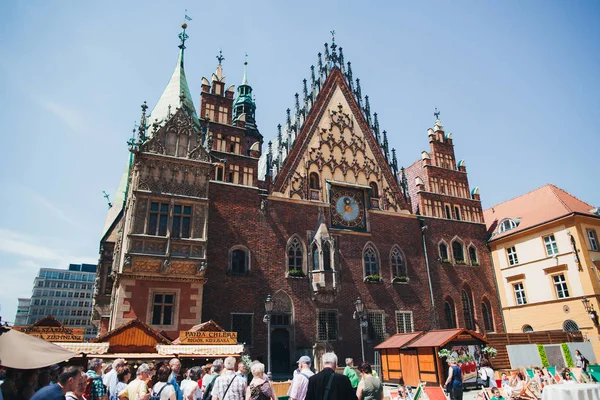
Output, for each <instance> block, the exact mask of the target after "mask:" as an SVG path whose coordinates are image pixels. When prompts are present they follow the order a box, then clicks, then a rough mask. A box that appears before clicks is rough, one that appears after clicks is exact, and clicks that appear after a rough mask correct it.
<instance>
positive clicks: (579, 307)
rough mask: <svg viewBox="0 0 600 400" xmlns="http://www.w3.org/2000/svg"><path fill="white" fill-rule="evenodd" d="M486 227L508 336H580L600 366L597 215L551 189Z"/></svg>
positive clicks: (502, 207)
mask: <svg viewBox="0 0 600 400" xmlns="http://www.w3.org/2000/svg"><path fill="white" fill-rule="evenodd" d="M484 219H485V223H486V226H487V228H488V233H489V234H490V239H489V242H488V243H489V246H490V249H491V251H492V260H493V263H494V270H495V275H496V281H497V285H498V292H499V297H500V302H501V305H502V313H503V316H504V323H505V325H506V327H505V328H506V332H532V331H545V330H556V329H562V330H565V331H577V330H580V331H581V333H582V334H583V336H584V338H586V339H587V340H589V341H590V342H591V344H592V347H593V348H594V352H595V353H596V358H597V359H600V328H599V323H600V321H599V318H598V312H600V304H599V300H600V272H599V271H598V268H600V241H599V237H598V233H600V211H599V210H598V208H597V207H594V206H592V205H590V204H588V203H586V202H584V201H582V200H580V199H578V198H576V197H575V196H572V195H571V194H569V193H567V192H565V191H564V190H562V189H560V188H558V187H556V186H554V185H546V186H542V187H541V188H539V189H536V190H533V191H531V192H529V193H526V194H524V195H522V196H519V197H516V198H514V199H512V200H509V201H506V202H504V203H501V204H498V205H496V206H494V207H490V208H489V209H487V210H485V211H484ZM588 358H589V356H588Z"/></svg>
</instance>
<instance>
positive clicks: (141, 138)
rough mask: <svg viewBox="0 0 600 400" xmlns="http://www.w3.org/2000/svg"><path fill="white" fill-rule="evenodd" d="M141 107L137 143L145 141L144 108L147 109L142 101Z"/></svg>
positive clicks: (145, 123)
mask: <svg viewBox="0 0 600 400" xmlns="http://www.w3.org/2000/svg"><path fill="white" fill-rule="evenodd" d="M141 107H142V117H141V118H140V126H139V128H138V144H142V143H144V142H145V141H146V128H147V122H146V110H148V105H147V104H146V102H145V101H144V104H142V106H141Z"/></svg>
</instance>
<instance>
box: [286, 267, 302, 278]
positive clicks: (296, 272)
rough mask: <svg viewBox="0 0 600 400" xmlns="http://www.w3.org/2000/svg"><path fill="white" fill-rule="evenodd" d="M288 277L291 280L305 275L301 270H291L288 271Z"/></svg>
mask: <svg viewBox="0 0 600 400" xmlns="http://www.w3.org/2000/svg"><path fill="white" fill-rule="evenodd" d="M288 276H290V277H292V278H304V277H305V276H306V274H305V273H304V271H302V270H301V269H296V268H293V269H290V272H288Z"/></svg>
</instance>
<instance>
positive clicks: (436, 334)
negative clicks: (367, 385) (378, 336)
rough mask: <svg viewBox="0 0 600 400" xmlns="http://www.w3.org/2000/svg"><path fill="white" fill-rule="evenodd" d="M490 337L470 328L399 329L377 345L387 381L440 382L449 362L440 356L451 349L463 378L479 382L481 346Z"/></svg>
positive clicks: (383, 375)
mask: <svg viewBox="0 0 600 400" xmlns="http://www.w3.org/2000/svg"><path fill="white" fill-rule="evenodd" d="M485 343H486V339H485V338H484V337H483V336H481V335H480V334H478V333H477V332H473V331H470V330H467V329H442V330H435V331H429V332H411V333H398V334H396V335H393V336H391V337H390V338H389V339H387V340H385V341H384V342H382V343H380V344H379V345H377V346H375V350H377V351H379V353H380V355H381V368H382V379H383V381H384V382H394V383H399V382H402V383H404V384H405V385H410V386H416V385H418V384H419V382H427V383H428V384H433V385H440V384H443V383H444V382H445V380H446V374H447V370H448V366H447V364H446V363H445V360H443V359H441V358H440V357H438V352H439V351H440V350H441V349H448V350H449V351H450V352H451V353H452V354H453V356H455V357H456V359H457V360H459V367H460V368H461V370H462V371H463V381H464V382H465V383H466V384H467V386H468V385H469V383H471V382H472V383H475V384H476V382H477V368H478V366H479V361H480V358H481V346H482V345H485Z"/></svg>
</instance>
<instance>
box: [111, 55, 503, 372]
mask: <svg viewBox="0 0 600 400" xmlns="http://www.w3.org/2000/svg"><path fill="white" fill-rule="evenodd" d="M332 50H333V53H332V60H333V61H335V60H336V58H334V55H335V57H337V54H336V53H335V49H334V48H332ZM333 61H332V64H329V63H328V65H333V66H330V67H326V69H327V71H326V72H321V74H320V79H321V80H320V81H319V84H318V88H319V90H317V89H315V87H316V86H317V85H313V90H312V92H311V98H310V99H307V100H305V108H303V109H302V110H299V109H297V110H296V117H295V119H294V122H293V126H292V123H291V122H288V124H287V125H288V126H287V128H286V129H287V130H286V132H287V134H288V135H289V136H288V139H286V140H287V141H286V144H285V146H288V147H287V148H286V151H285V154H286V155H287V158H285V160H279V162H280V165H278V171H277V172H278V173H277V174H276V176H274V175H271V174H272V172H273V169H274V167H273V154H272V153H271V147H270V146H271V144H269V149H268V150H266V149H263V148H262V144H263V140H262V136H261V135H260V133H258V129H257V128H256V126H255V124H254V121H253V120H249V123H247V122H246V119H245V118H244V117H243V116H242V117H239V116H238V118H237V120H236V122H235V125H232V118H233V115H234V114H233V112H232V109H233V107H234V104H235V103H234V101H235V100H234V96H233V89H231V88H230V89H227V90H225V87H226V85H225V82H223V81H222V69H220V68H221V66H219V67H218V69H217V73H216V74H213V82H212V84H209V83H208V80H206V79H203V84H202V94H201V105H200V117H199V118H200V124H199V126H200V128H199V129H200V131H199V132H194V134H197V136H198V138H197V142H198V143H200V142H202V143H204V147H205V149H206V151H205V152H199V153H196V154H197V155H196V156H194V157H195V158H194V157H192V156H191V155H192V154H194V153H193V152H191V153H187V156H183V157H181V155H180V156H179V157H181V160H180V161H179V162H180V164H181V165H179V166H174V167H173V166H170V164H169V165H167V164H165V165H167V167H168V168H166V167H165V168H166V169H167V170H169V169H170V170H172V172H167V173H166V174H167V181H165V175H164V174H165V173H164V172H160V173H159V172H157V170H156V168H155V163H158V162H162V160H163V158H164V157H163V156H164V155H169V154H167V153H168V152H169V151H170V150H169V148H168V146H165V147H166V148H167V149H166V150H164V149H163V148H162V147H161V146H162V143H163V142H160V140H163V141H164V143H165V144H168V143H177V145H173V146H175V147H177V146H179V143H180V142H179V140H180V139H177V140H175V139H170V138H169V136H168V135H169V134H170V132H172V130H173V128H171V127H170V126H169V122H167V125H166V126H165V127H164V128H161V129H159V130H158V131H157V132H156V133H155V134H154V136H153V137H152V138H150V139H149V140H148V141H147V142H145V143H143V144H141V145H140V147H139V150H137V151H139V154H138V153H136V160H137V161H136V160H134V163H133V165H134V166H135V168H134V169H133V170H132V171H133V172H132V174H131V177H130V180H131V189H130V190H131V196H130V200H129V201H128V202H127V203H126V206H125V211H124V215H125V219H124V220H125V221H128V222H126V223H124V224H123V234H122V239H118V238H117V239H114V240H115V241H116V242H117V245H116V246H115V249H114V257H113V255H111V256H110V259H109V258H108V256H106V257H105V259H104V260H103V261H101V262H102V263H104V264H110V262H112V261H113V259H114V262H113V270H114V271H118V272H117V274H116V284H115V288H114V289H113V302H114V304H113V305H112V315H111V319H112V320H113V322H111V326H113V328H114V325H115V322H114V320H115V318H116V319H119V320H130V319H132V318H139V319H140V320H142V321H143V322H146V323H148V324H149V325H151V326H152V315H151V314H152V313H156V312H171V311H170V310H171V309H170V308H166V309H165V308H164V307H165V306H164V304H163V303H160V301H164V302H166V300H164V298H160V297H159V300H160V301H159V304H158V308H153V307H154V305H153V304H154V303H157V300H156V298H154V297H153V296H152V293H153V290H158V291H159V292H160V291H161V290H162V291H166V292H169V291H172V293H174V295H175V299H176V300H175V305H174V307H175V308H176V309H175V311H174V314H173V315H174V316H175V318H176V321H174V322H173V323H172V324H171V326H167V327H160V329H162V330H165V331H166V332H168V333H169V334H170V335H171V336H172V337H174V336H177V334H178V331H179V330H185V329H187V328H189V327H191V326H192V325H194V324H198V323H200V322H202V321H207V320H209V319H213V320H215V321H216V322H217V323H218V324H220V325H221V326H223V327H224V328H225V329H226V330H238V332H239V338H242V339H241V340H245V341H246V342H247V344H248V349H249V352H250V353H251V355H252V357H256V358H259V359H262V360H264V361H266V353H267V351H266V349H267V327H266V325H265V324H264V323H263V315H264V301H265V299H266V298H267V296H268V295H272V296H273V300H274V314H273V316H272V318H271V323H272V324H271V326H272V335H273V336H272V342H271V343H272V349H273V356H272V361H273V372H280V373H285V372H289V370H290V368H291V367H292V365H293V363H294V361H295V360H296V359H297V357H298V356H299V355H301V354H310V355H313V354H318V353H319V352H322V351H324V350H326V349H333V350H335V351H336V353H337V354H338V357H339V358H340V359H341V360H343V358H344V357H354V358H355V359H360V358H361V356H360V352H361V343H360V328H359V321H358V320H357V319H354V318H353V316H354V311H355V301H356V300H357V298H358V297H360V298H361V300H362V302H363V303H364V304H365V308H366V310H367V311H368V312H369V316H368V326H367V328H366V329H365V330H364V334H365V358H366V359H367V360H369V361H373V358H374V353H373V347H374V346H375V345H377V344H378V343H379V342H381V341H382V340H383V339H384V338H385V337H387V336H389V335H392V334H394V333H396V332H398V331H406V330H429V329H435V328H444V327H447V326H460V327H464V326H467V327H469V324H471V325H473V327H474V328H476V329H478V330H480V331H483V330H486V329H487V330H494V331H496V332H501V331H503V328H502V320H501V314H500V311H499V310H500V308H499V305H498V301H497V295H496V287H495V284H494V277H493V273H492V266H491V261H490V256H489V252H488V250H487V248H486V245H485V240H486V229H485V225H484V224H483V223H482V220H481V206H480V202H479V199H478V195H477V196H471V194H470V191H469V183H468V179H467V174H466V169H465V168H464V165H462V164H461V165H460V166H458V167H457V166H456V161H455V159H454V148H453V145H452V139H451V138H448V137H446V136H445V134H444V132H443V128H442V127H441V124H440V123H439V121H438V122H436V126H435V129H436V130H435V131H434V130H430V146H431V149H430V153H424V157H423V159H422V160H420V161H418V162H416V163H414V164H413V165H411V166H410V167H409V168H407V169H406V177H402V176H400V174H399V173H398V171H397V166H396V165H395V161H390V157H389V154H388V153H389V152H388V149H387V139H385V144H384V143H383V141H381V140H380V139H379V134H378V131H377V133H376V134H375V133H374V127H373V126H371V124H370V123H369V118H370V115H368V114H369V113H370V111H369V112H368V113H366V112H363V111H362V110H364V108H363V107H362V106H360V105H359V104H358V102H357V98H356V91H353V89H352V88H351V87H350V84H349V82H350V78H349V77H348V75H347V74H345V73H344V72H343V71H342V70H341V69H340V67H339V66H335V62H333ZM335 103H339V104H335ZM309 105H310V107H309ZM211 112H212V114H211ZM219 113H221V114H220V116H219ZM176 116H178V118H180V119H181V118H183V117H182V114H181V112H178V114H176ZM207 116H208V117H209V119H207V118H206V117H207ZM325 120H327V121H331V123H330V125H327V127H329V128H330V131H329V132H330V133H329V134H328V136H327V132H326V131H327V130H326V129H325V128H323V126H325V125H323V121H325ZM177 126H179V125H177ZM186 129H187V128H186ZM292 130H293V131H294V133H293V135H292ZM377 130H378V127H377ZM165 132H166V133H165ZM186 132H187V131H185V130H182V131H179V132H178V133H177V134H178V135H179V136H178V137H179V138H180V137H182V135H183V136H185V135H188V136H189V137H190V138H191V137H192V136H193V135H194V134H191V133H186ZM161 135H165V136H161ZM316 135H322V136H319V138H320V139H319V140H321V141H323V143H324V144H323V146H329V150H326V149H325V147H323V150H324V152H329V153H331V154H334V153H335V151H337V150H335V149H336V148H342V150H341V151H340V154H343V157H342V159H341V160H340V159H335V160H333V159H332V160H333V161H330V164H328V165H332V166H331V169H332V171H333V172H332V174H333V175H332V176H333V178H331V179H330V178H325V177H324V176H325V175H324V174H325V172H323V171H324V169H323V168H324V166H323V165H324V163H325V161H323V158H319V157H322V154H321V153H322V152H321V149H316V148H312V149H310V150H309V146H311V143H313V146H314V143H315V137H317V136H316ZM344 135H347V137H346V136H344ZM163 137H164V139H162V138H163ZM345 137H346V138H351V140H350V139H348V140H347V139H344V138H345ZM190 140H191V139H190ZM282 140H283V139H282V138H281V137H280V138H278V143H277V146H279V154H282V152H283V151H282V147H283V146H284V144H282ZM327 140H329V141H328V142H327ZM326 142H327V143H326ZM317 143H321V142H320V141H317ZM192 144H194V145H195V144H197V143H192ZM159 145H160V146H159ZM157 149H159V150H160V151H162V153H160V151H158V150H157ZM173 151H175V155H177V152H176V150H173ZM203 151H204V150H203ZM267 151H268V153H267ZM157 152H158V153H160V154H158V155H157V154H156V153H157ZM263 152H264V153H265V154H262V153H263ZM146 153H147V154H150V156H144V154H146ZM200 153H201V154H200ZM336 154H337V153H336ZM356 154H360V157H357V158H353V159H350V158H351V157H356ZM261 156H262V159H261V160H260V162H259V158H260V157H261ZM161 157H162V158H161ZM311 157H313V158H311ZM175 158H176V157H175ZM175 158H174V157H170V158H168V162H170V163H177V162H178V161H173V160H174V159H175ZM190 158H194V159H193V160H190ZM394 158H395V157H394ZM259 163H262V165H261V167H259ZM311 163H312V164H311ZM336 163H337V164H339V165H337V164H336ZM369 163H371V164H369ZM333 164H336V165H333ZM207 165H210V169H208V170H207V171H208V172H202V174H204V173H206V178H207V180H201V185H195V186H193V188H194V191H193V195H191V197H190V194H189V193H190V191H191V190H192V189H189V188H187V189H186V188H183V189H182V187H181V185H185V184H186V182H191V181H190V179H191V178H190V177H189V175H185V174H186V173H187V171H189V170H190V169H192V168H200V169H201V171H205V169H206V168H209V167H207ZM265 165H266V167H265ZM303 165H305V166H306V171H305V172H301V173H298V171H299V170H302V168H303V167H302V166H303ZM357 165H358V166H359V167H360V168H359V167H357ZM317 167H318V172H319V173H321V172H323V174H322V175H320V178H321V179H322V180H321V182H320V183H319V181H316V182H317V183H316V186H315V187H313V186H311V187H310V189H309V188H308V185H309V182H308V181H309V177H308V175H309V173H310V171H317V169H316V168H317ZM260 168H263V174H262V175H261V174H259V169H260ZM310 168H313V169H312V170H311V169H310ZM353 168H354V169H353ZM219 169H220V170H219ZM164 170H165V169H163V170H161V171H164ZM340 170H343V171H344V172H343V176H344V177H348V179H345V178H339V176H342V175H341V174H342V173H341V172H339V171H340ZM182 171H184V172H183V175H182ZM198 171H200V170H198ZM348 171H353V172H354V173H353V174H352V176H350V175H348V174H349V173H348ZM365 171H366V172H365ZM199 174H200V172H196V175H195V176H196V178H194V179H199V178H198V176H199ZM335 174H337V175H335ZM361 174H362V175H361ZM336 177H337V178H336ZM361 177H366V178H364V179H365V180H366V184H363V183H361V182H362V181H360V179H363V178H361ZM403 178H404V179H403ZM176 179H179V180H180V181H181V183H178V184H177V185H174V186H173V185H172V186H169V185H171V183H170V182H171V181H174V180H176ZM340 179H342V180H343V181H340ZM148 182H150V183H148ZM152 182H158V183H157V184H156V185H155V186H152V185H153V183H152ZM310 184H311V185H313V183H312V182H311V183H310ZM203 185H204V186H203ZM294 185H295V186H294ZM442 185H444V186H442ZM330 187H331V188H330ZM165 188H168V189H169V190H171V192H169V191H167V190H166V189H165ZM335 188H342V189H344V190H347V191H348V193H358V194H357V196H358V197H357V199H358V200H357V202H356V203H351V200H350V199H349V198H343V199H344V202H346V203H344V204H345V205H344V206H343V207H342V208H341V209H340V210H342V211H340V210H338V203H335V202H333V200H331V198H333V197H332V196H333V195H332V193H333V191H332V190H334V189H335ZM440 188H441V189H440ZM380 189H381V190H380ZM286 190H288V192H286ZM173 191H174V192H173ZM311 191H315V192H316V191H318V192H319V193H318V195H317V196H316V197H311V196H312V193H311ZM286 193H289V195H286ZM348 196H351V195H348ZM361 196H362V197H361ZM404 196H406V197H404ZM144 199H146V200H144ZM374 199H375V201H373V200H374ZM434 202H439V205H440V207H441V208H440V207H438V209H437V211H436V208H435V206H434V205H433V204H434ZM158 203H161V204H162V203H165V204H166V203H169V204H170V205H169V207H166V206H165V214H164V215H165V221H167V220H168V224H167V225H166V230H165V233H164V235H163V234H161V233H160V228H157V229H158V230H157V231H155V232H149V230H150V231H152V229H154V228H153V227H154V225H153V224H156V222H152V219H151V218H153V217H152V216H153V215H154V214H153V213H156V212H158V211H153V209H150V210H149V211H148V207H160V204H159V206H156V205H155V204H158ZM180 203H181V205H182V207H183V206H186V205H189V207H191V210H192V211H190V212H191V219H192V221H193V228H192V230H191V233H188V235H189V237H176V236H175V237H174V236H173V235H174V233H173V232H182V230H181V228H180V225H178V224H179V222H178V223H177V224H176V223H175V222H173V221H174V215H175V214H177V213H178V212H181V211H177V210H181V209H178V208H176V207H177V206H178V204H180ZM144 204H146V206H144ZM340 204H341V203H340ZM436 204H437V203H436ZM445 206H448V207H449V213H448V214H447V213H446V208H445ZM361 207H363V208H361ZM455 207H456V209H455ZM167 210H168V214H167ZM205 210H206V214H203V213H204V212H205ZM332 210H333V211H332ZM361 210H364V217H362V216H361V218H364V221H366V222H365V225H364V228H363V229H354V228H348V229H342V228H339V226H338V227H337V228H336V227H335V226H333V225H334V224H333V220H334V219H333V215H332V213H333V212H334V211H335V212H336V213H340V212H346V211H347V212H348V213H350V214H351V213H352V212H356V213H359V215H362V214H360V211H361ZM439 210H441V211H439ZM350 214H348V215H350ZM204 215H206V220H205V219H204ZM128 217H131V218H128ZM348 218H350V217H348ZM351 218H358V217H354V216H352V217H351ZM342 222H343V221H342ZM165 223H166V222H165ZM203 224H205V225H203ZM202 226H205V227H206V231H205V232H204V234H201V233H200V232H199V229H201V227H202ZM156 232H158V235H157V234H156ZM163 236H164V238H163ZM119 240H122V245H121V244H119V243H118V242H119ZM440 243H445V244H446V246H447V253H448V254H447V255H446V256H444V257H442V256H441V255H440V247H439V246H440ZM453 243H460V244H461V246H462V255H460V254H458V248H453ZM294 246H295V247H294ZM454 246H457V245H454ZM107 248H108V247H107ZM471 248H472V250H471ZM292 249H296V250H293V251H292ZM425 249H426V252H427V253H425ZM453 250H456V251H454V252H453ZM446 259H447V260H446ZM399 260H400V261H399ZM445 261H447V262H445ZM290 263H295V265H297V267H294V268H292V267H291V266H290V265H288V264H290ZM298 263H299V264H298ZM367 265H368V266H367ZM375 266H376V267H375ZM367 268H369V271H371V272H367ZM374 268H375V269H374ZM107 269H108V268H104V271H105V272H104V273H105V274H106V273H108V272H106V270H107ZM373 271H375V272H373ZM367 275H371V277H370V278H369V277H367ZM379 277H380V278H381V279H380V280H379ZM369 279H372V280H374V281H373V282H369V281H368V280H369ZM366 280H367V281H366ZM149 294H150V296H149ZM169 299H171V298H169ZM432 300H433V302H432ZM445 303H447V304H449V305H452V310H453V314H454V315H455V317H454V318H453V322H449V321H448V318H447V311H448V310H447V307H446V306H445ZM484 304H485V305H484ZM161 307H162V308H161ZM167 307H168V305H167ZM156 310H158V311H156ZM161 310H162V311H161ZM165 310H167V311H165ZM451 314H452V313H451ZM469 319H470V321H469ZM153 327H154V326H153Z"/></svg>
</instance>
